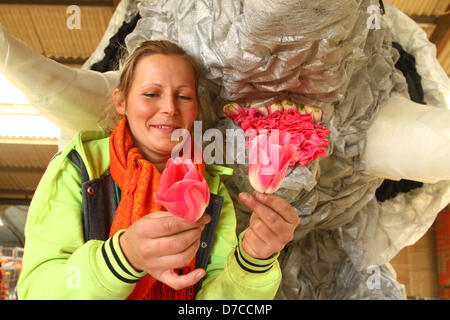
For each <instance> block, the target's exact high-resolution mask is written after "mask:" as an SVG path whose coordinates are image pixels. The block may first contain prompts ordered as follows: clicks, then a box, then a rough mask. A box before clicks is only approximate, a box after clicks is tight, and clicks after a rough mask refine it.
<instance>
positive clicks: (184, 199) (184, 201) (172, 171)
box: [155, 158, 209, 222]
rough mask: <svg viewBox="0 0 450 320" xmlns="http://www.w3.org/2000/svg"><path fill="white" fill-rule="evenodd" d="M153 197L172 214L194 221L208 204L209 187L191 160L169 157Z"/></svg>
mask: <svg viewBox="0 0 450 320" xmlns="http://www.w3.org/2000/svg"><path fill="white" fill-rule="evenodd" d="M155 198H156V201H158V202H159V203H161V204H162V205H163V206H164V207H165V208H166V209H167V210H168V211H170V212H171V213H172V214H173V215H175V216H177V217H180V218H183V219H185V220H186V221H188V222H195V221H197V220H198V219H199V218H200V217H201V216H202V215H203V213H204V212H205V209H206V207H207V206H208V203H209V187H208V183H207V182H206V180H205V178H204V177H203V176H202V175H201V174H200V172H198V170H197V168H196V167H195V165H194V164H193V163H192V161H191V160H182V159H181V158H175V159H174V160H173V159H172V158H170V159H169V160H168V161H167V163H166V168H165V169H164V171H163V173H162V175H161V181H160V185H159V189H158V192H157V193H156V195H155Z"/></svg>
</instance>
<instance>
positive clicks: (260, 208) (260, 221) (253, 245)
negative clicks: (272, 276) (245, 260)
mask: <svg viewBox="0 0 450 320" xmlns="http://www.w3.org/2000/svg"><path fill="white" fill-rule="evenodd" d="M239 200H240V201H241V202H242V203H243V204H244V205H245V206H247V207H248V208H249V209H251V210H252V211H253V213H252V215H251V217H250V225H249V228H248V229H247V231H246V232H245V235H244V239H243V241H242V247H243V248H244V250H245V252H247V253H248V254H249V255H250V256H252V257H254V258H257V259H267V258H270V257H271V256H272V255H273V254H275V253H277V252H279V251H281V250H282V249H283V248H284V246H285V245H286V244H287V243H288V242H289V241H291V240H292V239H293V237H294V231H295V228H296V227H297V226H298V224H299V222H300V218H299V217H298V214H297V211H296V210H295V209H294V208H293V207H292V206H291V205H290V204H289V202H287V201H286V200H284V199H283V198H281V197H279V196H275V195H273V194H263V193H259V192H255V193H254V195H251V194H248V193H246V192H242V193H240V194H239Z"/></svg>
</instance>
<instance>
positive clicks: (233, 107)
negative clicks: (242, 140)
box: [223, 102, 240, 115]
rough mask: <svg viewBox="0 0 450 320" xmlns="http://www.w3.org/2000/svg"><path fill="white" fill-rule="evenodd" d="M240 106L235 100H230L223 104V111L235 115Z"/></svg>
mask: <svg viewBox="0 0 450 320" xmlns="http://www.w3.org/2000/svg"><path fill="white" fill-rule="evenodd" d="M239 109H240V106H239V104H237V103H236V102H230V103H227V104H226V105H224V106H223V112H225V114H227V115H236V114H238V113H239Z"/></svg>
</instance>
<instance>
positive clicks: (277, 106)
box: [268, 102, 283, 113]
mask: <svg viewBox="0 0 450 320" xmlns="http://www.w3.org/2000/svg"><path fill="white" fill-rule="evenodd" d="M268 110H269V112H270V113H273V112H275V111H283V105H282V104H281V102H276V103H272V104H271V105H270V106H269V107H268Z"/></svg>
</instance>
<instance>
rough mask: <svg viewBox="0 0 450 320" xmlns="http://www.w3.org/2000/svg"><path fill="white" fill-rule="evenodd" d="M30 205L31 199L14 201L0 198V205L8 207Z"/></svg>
mask: <svg viewBox="0 0 450 320" xmlns="http://www.w3.org/2000/svg"><path fill="white" fill-rule="evenodd" d="M30 203H31V199H23V198H22V199H20V198H18V199H15V198H2V197H0V205H9V206H29V205H30Z"/></svg>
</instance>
